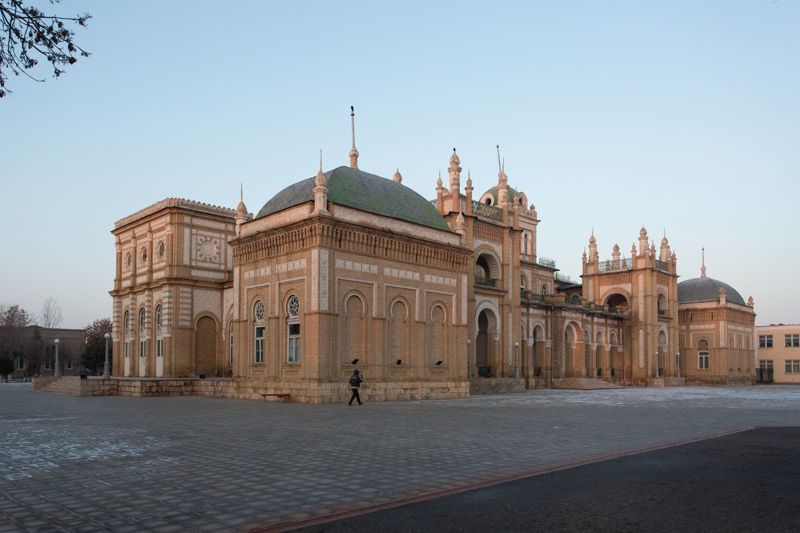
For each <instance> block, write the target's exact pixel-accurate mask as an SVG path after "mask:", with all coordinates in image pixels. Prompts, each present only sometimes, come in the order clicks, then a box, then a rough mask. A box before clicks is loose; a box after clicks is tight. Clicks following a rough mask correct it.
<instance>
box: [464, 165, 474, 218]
mask: <svg viewBox="0 0 800 533" xmlns="http://www.w3.org/2000/svg"><path fill="white" fill-rule="evenodd" d="M472 191H473V189H472V176H471V175H470V173H469V170H467V186H466V187H465V188H464V192H466V193H467V201H466V202H465V204H464V208H465V211H466V212H467V214H468V215H471V214H472Z"/></svg>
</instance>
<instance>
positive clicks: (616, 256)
mask: <svg viewBox="0 0 800 533" xmlns="http://www.w3.org/2000/svg"><path fill="white" fill-rule="evenodd" d="M611 260H612V261H614V263H615V264H616V263H618V262H619V244H615V245H614V247H613V248H612V249H611Z"/></svg>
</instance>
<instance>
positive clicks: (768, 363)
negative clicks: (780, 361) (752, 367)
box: [758, 359, 772, 370]
mask: <svg viewBox="0 0 800 533" xmlns="http://www.w3.org/2000/svg"><path fill="white" fill-rule="evenodd" d="M758 367H759V368H763V369H764V370H772V359H759V360H758Z"/></svg>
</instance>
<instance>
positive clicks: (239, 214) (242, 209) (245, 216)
mask: <svg viewBox="0 0 800 533" xmlns="http://www.w3.org/2000/svg"><path fill="white" fill-rule="evenodd" d="M234 220H235V221H236V236H237V237H238V236H239V230H240V228H241V226H242V224H244V223H245V222H248V221H249V220H250V213H248V212H247V206H245V205H244V185H242V184H239V205H237V206H236V217H235V219H234Z"/></svg>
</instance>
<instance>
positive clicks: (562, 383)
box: [553, 378, 623, 390]
mask: <svg viewBox="0 0 800 533" xmlns="http://www.w3.org/2000/svg"><path fill="white" fill-rule="evenodd" d="M553 388H554V389H575V390H595V389H621V388H623V387H622V386H621V385H617V384H616V383H609V382H608V381H603V380H602V379H597V378H561V379H554V380H553Z"/></svg>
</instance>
